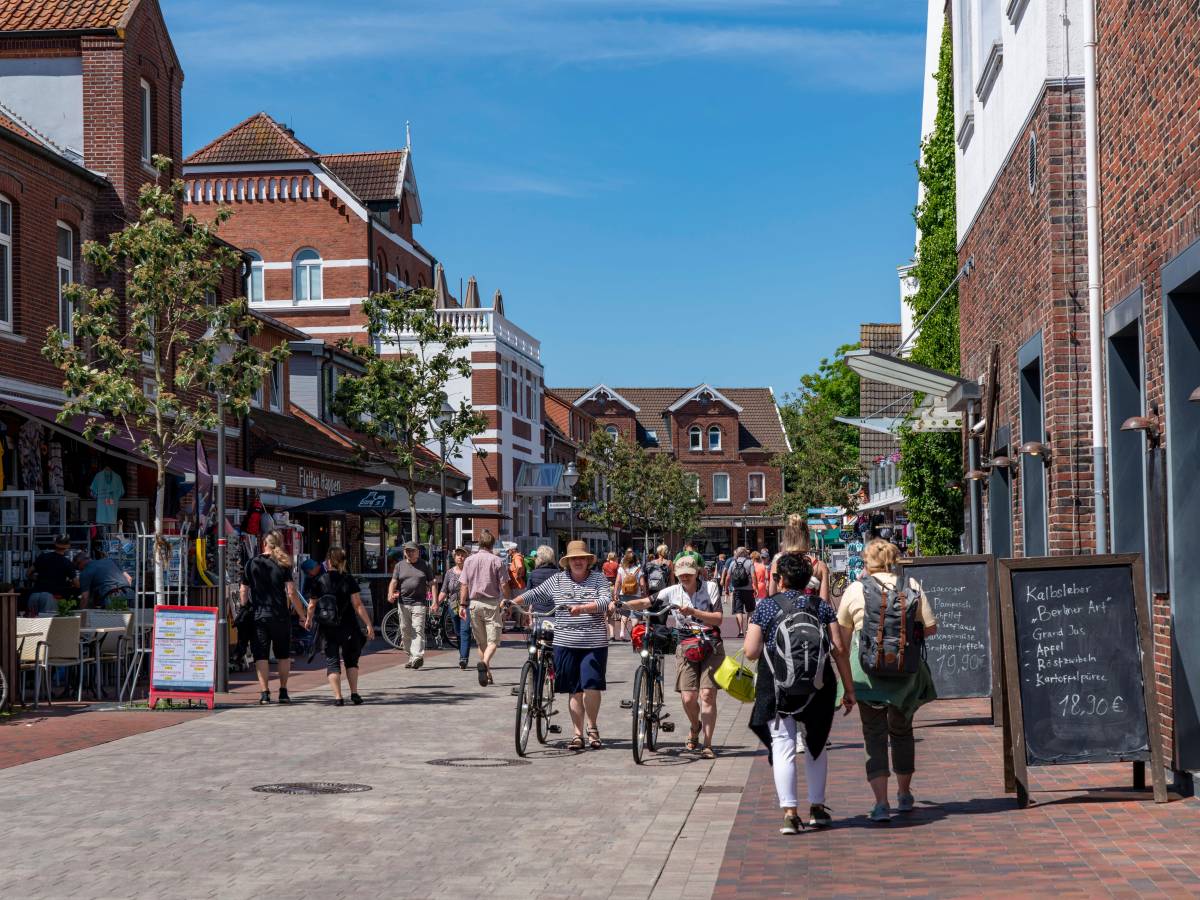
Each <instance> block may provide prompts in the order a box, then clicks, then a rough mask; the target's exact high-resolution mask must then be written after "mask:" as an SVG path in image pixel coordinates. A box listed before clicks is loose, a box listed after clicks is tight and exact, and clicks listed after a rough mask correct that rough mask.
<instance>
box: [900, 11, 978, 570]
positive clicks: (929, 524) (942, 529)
mask: <svg viewBox="0 0 1200 900" xmlns="http://www.w3.org/2000/svg"><path fill="white" fill-rule="evenodd" d="M935 79H936V81H937V98H938V101H937V116H936V119H935V121H934V129H933V132H932V134H930V135H929V138H928V139H927V140H926V141H925V143H924V144H923V145H922V148H921V161H920V162H919V163H918V164H917V173H918V176H919V178H920V182H921V187H922V189H923V191H924V195H923V197H922V198H921V201H920V202H919V203H918V204H917V207H916V210H915V212H914V218H915V219H916V222H917V227H918V228H919V229H920V232H921V238H920V242H919V243H918V245H917V253H916V265H915V267H914V269H913V272H912V274H913V277H914V278H915V279H916V280H917V282H918V285H919V288H918V290H917V293H916V295H915V296H913V297H912V299H911V300H910V301H909V302H910V304H911V306H912V310H913V318H914V321H916V322H921V331H920V334H919V335H918V336H917V338H916V340H915V341H914V343H913V346H912V357H911V358H912V361H913V362H916V363H920V364H921V365H924V366H929V367H931V368H934V369H940V370H942V371H943V372H950V373H952V374H955V375H957V374H958V372H959V367H960V363H959V343H958V288H957V286H956V287H954V288H953V289H951V291H950V292H949V293H948V294H947V295H946V296H945V297H944V298H943V299H942V301H941V302H940V303H938V304H937V306H936V308H935V307H934V304H935V303H937V301H938V298H939V297H941V295H942V293H943V292H944V291H945V290H946V287H947V285H949V284H951V283H952V282H953V281H954V278H955V276H956V275H957V274H958V250H957V241H958V231H957V225H956V220H955V187H954V83H953V50H952V43H951V35H950V29H949V28H946V29H944V30H943V33H942V49H941V56H940V59H939V62H938V71H937V75H936V76H935ZM931 309H932V310H933V312H932V313H930V310H931ZM927 314H928V315H929V317H928V318H927V319H924V321H923V322H922V318H923V317H924V316H926V315H927ZM900 454H901V460H902V463H901V466H900V486H901V488H902V489H903V491H904V495H905V497H906V498H907V501H908V515H909V519H910V520H911V521H912V523H913V524H914V526H915V527H916V529H917V541H918V544H919V546H920V548H921V551H922V552H923V553H925V554H928V555H935V554H949V553H957V552H958V550H959V535H960V534H961V533H962V529H963V502H962V491H961V488H959V487H957V485H960V484H961V483H962V477H963V471H962V455H961V449H960V439H959V435H957V434H951V433H945V432H943V433H932V434H915V433H912V432H905V433H904V434H902V435H901V437H900ZM952 485H953V486H952Z"/></svg>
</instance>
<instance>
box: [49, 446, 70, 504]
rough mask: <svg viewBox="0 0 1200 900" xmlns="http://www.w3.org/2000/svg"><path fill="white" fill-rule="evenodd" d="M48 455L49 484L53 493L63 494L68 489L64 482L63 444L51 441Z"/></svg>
mask: <svg viewBox="0 0 1200 900" xmlns="http://www.w3.org/2000/svg"><path fill="white" fill-rule="evenodd" d="M48 456H49V460H48V462H47V463H46V481H47V486H48V487H49V488H50V493H51V494H61V493H63V492H64V491H65V490H66V486H65V484H64V482H63V458H62V444H60V443H59V442H58V441H51V442H50V447H49V454H48Z"/></svg>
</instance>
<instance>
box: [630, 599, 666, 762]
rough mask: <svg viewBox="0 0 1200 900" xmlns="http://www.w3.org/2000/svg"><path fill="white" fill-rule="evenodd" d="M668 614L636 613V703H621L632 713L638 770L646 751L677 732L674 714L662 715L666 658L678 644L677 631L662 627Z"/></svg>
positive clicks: (634, 677)
mask: <svg viewBox="0 0 1200 900" xmlns="http://www.w3.org/2000/svg"><path fill="white" fill-rule="evenodd" d="M622 605H623V604H622ZM669 613H670V608H669V607H668V608H667V609H663V610H659V611H658V612H651V611H649V610H645V611H643V612H640V613H636V612H635V613H633V615H635V616H637V617H638V618H640V619H642V620H643V621H641V622H638V624H636V625H634V626H633V630H632V632H630V640H631V641H632V643H633V649H634V651H635V652H637V654H638V655H639V656H640V657H641V663H640V664H639V665H638V669H637V672H636V673H635V674H634V676H633V699H632V700H622V701H621V708H622V709H631V710H633V723H632V724H633V761H634V762H635V763H637V764H638V765H639V766H640V765H641V764H642V761H643V759H644V758H645V756H646V753H647V751H649V752H651V753H653V752H655V751H656V750H657V749H658V734H659V732H660V731H663V732H666V733H668V734H669V733H671V732H673V731H674V730H675V723H674V722H672V721H670V719H671V714H670V713H666V712H663V668H664V666H663V657H664V656H666V655H667V654H670V653H674V652H675V646H676V644H677V643H678V635H677V633H676V632H675V630H674V629H672V628H669V627H668V626H667V625H665V624H663V623H664V622H665V620H666V617H667V615H668V614H669ZM655 620H659V621H657V622H656V621H655Z"/></svg>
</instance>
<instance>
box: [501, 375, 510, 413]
mask: <svg viewBox="0 0 1200 900" xmlns="http://www.w3.org/2000/svg"><path fill="white" fill-rule="evenodd" d="M500 388H501V391H500V393H501V396H500V406H501V407H503V408H504V409H508V379H507V378H505V377H504V376H501V377H500Z"/></svg>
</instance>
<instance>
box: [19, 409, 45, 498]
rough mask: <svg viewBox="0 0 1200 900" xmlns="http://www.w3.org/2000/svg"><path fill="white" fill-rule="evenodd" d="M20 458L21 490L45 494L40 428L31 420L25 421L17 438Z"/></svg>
mask: <svg viewBox="0 0 1200 900" xmlns="http://www.w3.org/2000/svg"><path fill="white" fill-rule="evenodd" d="M17 455H18V457H20V466H21V490H23V491H33V492H34V493H35V494H42V493H45V491H44V488H43V481H42V426H41V425H39V424H38V423H37V422H35V421H33V419H28V420H26V422H25V424H24V425H22V426H21V430H20V432H18V438H17Z"/></svg>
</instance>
